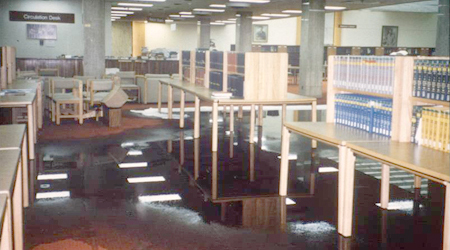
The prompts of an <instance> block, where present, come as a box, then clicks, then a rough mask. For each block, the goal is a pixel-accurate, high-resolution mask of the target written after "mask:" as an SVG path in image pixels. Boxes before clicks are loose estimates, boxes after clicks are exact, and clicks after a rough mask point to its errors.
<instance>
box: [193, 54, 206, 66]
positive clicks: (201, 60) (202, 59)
mask: <svg viewBox="0 0 450 250" xmlns="http://www.w3.org/2000/svg"><path fill="white" fill-rule="evenodd" d="M205 65H206V53H205V51H196V52H195V66H196V67H203V68H204V67H205Z"/></svg>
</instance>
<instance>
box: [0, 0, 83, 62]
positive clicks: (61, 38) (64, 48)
mask: <svg viewBox="0 0 450 250" xmlns="http://www.w3.org/2000/svg"><path fill="white" fill-rule="evenodd" d="M9 11H31V12H57V13H71V14H75V23H42V24H55V25H56V26H57V37H58V39H57V40H56V41H55V42H54V46H48V45H46V44H48V43H46V42H44V45H43V46H41V45H39V40H34V39H27V33H26V24H27V23H36V22H11V21H9ZM0 31H1V32H0V46H14V47H16V48H17V57H29V58H55V57H56V56H59V55H61V54H66V55H83V53H84V42H83V39H84V37H83V25H82V16H81V0H71V1H23V0H1V1H0Z"/></svg>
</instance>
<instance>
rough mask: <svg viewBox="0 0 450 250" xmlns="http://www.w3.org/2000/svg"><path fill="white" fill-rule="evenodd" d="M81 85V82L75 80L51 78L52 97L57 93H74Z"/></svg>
mask: <svg viewBox="0 0 450 250" xmlns="http://www.w3.org/2000/svg"><path fill="white" fill-rule="evenodd" d="M79 83H81V84H82V82H81V81H80V80H75V79H73V78H51V79H50V90H51V92H50V95H51V96H53V95H54V94H55V93H68V92H73V90H74V89H77V88H78V84H79Z"/></svg>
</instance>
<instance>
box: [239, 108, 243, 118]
mask: <svg viewBox="0 0 450 250" xmlns="http://www.w3.org/2000/svg"><path fill="white" fill-rule="evenodd" d="M243 116H244V109H243V108H242V106H239V110H238V119H242V117H243Z"/></svg>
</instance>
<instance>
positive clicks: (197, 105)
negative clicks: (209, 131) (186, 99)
mask: <svg viewBox="0 0 450 250" xmlns="http://www.w3.org/2000/svg"><path fill="white" fill-rule="evenodd" d="M194 138H200V98H198V97H197V96H195V112H194Z"/></svg>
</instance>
